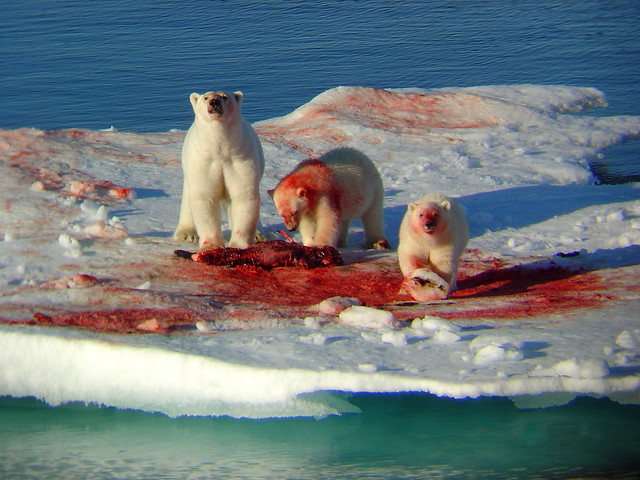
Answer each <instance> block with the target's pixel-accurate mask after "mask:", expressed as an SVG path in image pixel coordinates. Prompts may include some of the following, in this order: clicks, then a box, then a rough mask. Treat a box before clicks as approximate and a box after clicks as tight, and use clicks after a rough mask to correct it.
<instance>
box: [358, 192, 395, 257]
mask: <svg viewBox="0 0 640 480" xmlns="http://www.w3.org/2000/svg"><path fill="white" fill-rule="evenodd" d="M361 219H362V226H363V227H364V236H365V244H364V248H367V249H369V248H373V249H375V250H391V246H390V245H389V242H388V241H387V239H386V238H385V237H384V216H383V213H382V206H381V205H379V204H377V203H376V204H374V205H373V206H372V207H371V208H369V210H367V211H366V212H365V213H364V214H363V215H362V217H361Z"/></svg>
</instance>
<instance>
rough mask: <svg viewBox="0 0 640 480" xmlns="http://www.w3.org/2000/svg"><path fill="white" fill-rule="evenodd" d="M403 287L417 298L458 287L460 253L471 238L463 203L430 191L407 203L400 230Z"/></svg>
mask: <svg viewBox="0 0 640 480" xmlns="http://www.w3.org/2000/svg"><path fill="white" fill-rule="evenodd" d="M399 239H400V243H399V245H398V261H399V263H400V270H402V274H403V275H404V276H405V281H404V283H403V287H404V288H405V290H406V291H407V293H409V295H411V296H412V297H413V298H414V299H415V300H418V301H428V300H438V299H443V298H446V297H447V296H448V295H449V294H450V293H451V292H453V291H454V290H455V289H456V276H457V273H458V262H459V260H460V256H461V255H462V254H463V253H464V249H465V247H466V245H467V242H468V241H469V228H468V226H467V220H466V218H465V215H464V212H463V210H462V207H460V205H458V204H457V203H456V202H455V201H454V200H452V199H451V198H449V197H447V196H445V195H441V194H439V193H430V194H427V195H425V196H424V197H422V198H421V199H419V200H418V201H416V202H413V203H410V204H409V205H408V206H407V212H406V213H405V215H404V218H403V219H402V223H401V225H400V233H399Z"/></svg>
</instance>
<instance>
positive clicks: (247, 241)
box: [228, 198, 260, 248]
mask: <svg viewBox="0 0 640 480" xmlns="http://www.w3.org/2000/svg"><path fill="white" fill-rule="evenodd" d="M228 211H229V214H228V216H229V225H230V226H231V240H230V242H229V246H230V247H234V248H247V247H248V246H250V245H253V243H254V241H255V237H256V230H257V228H258V220H259V217H260V215H259V212H260V199H259V198H248V199H243V200H239V199H235V200H232V201H231V205H230V206H229V210H228Z"/></svg>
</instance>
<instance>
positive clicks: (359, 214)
mask: <svg viewBox="0 0 640 480" xmlns="http://www.w3.org/2000/svg"><path fill="white" fill-rule="evenodd" d="M269 195H271V197H272V198H273V201H274V203H275V205H276V208H277V209H278V214H279V215H280V216H281V217H282V218H283V219H284V224H285V226H286V227H287V229H288V230H290V231H293V230H296V229H297V228H300V235H301V236H302V243H303V244H304V245H306V246H323V245H330V246H332V247H336V248H337V247H346V246H347V236H348V235H349V223H350V222H351V220H352V219H355V218H360V219H361V220H362V224H363V226H364V233H365V238H366V240H365V245H364V247H365V248H375V249H378V250H387V249H389V248H390V247H389V242H387V240H386V239H385V238H384V218H383V202H384V188H383V186H382V179H381V178H380V174H379V173H378V170H377V169H376V167H375V165H374V164H373V162H372V161H371V160H369V158H368V157H367V156H366V155H365V154H364V153H362V152H360V151H358V150H355V149H353V148H338V149H335V150H331V151H329V152H327V153H325V154H324V155H323V156H321V157H320V158H319V159H317V160H306V161H304V162H302V163H300V164H299V165H298V166H297V167H296V168H295V169H294V170H293V171H292V172H291V173H289V174H288V175H287V176H286V177H284V178H283V179H282V180H281V181H280V183H279V184H278V186H277V187H276V188H275V189H274V190H270V191H269Z"/></svg>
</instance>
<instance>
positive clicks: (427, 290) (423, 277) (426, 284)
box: [402, 268, 450, 302]
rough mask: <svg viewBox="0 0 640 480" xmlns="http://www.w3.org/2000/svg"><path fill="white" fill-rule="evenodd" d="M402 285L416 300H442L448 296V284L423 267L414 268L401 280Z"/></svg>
mask: <svg viewBox="0 0 640 480" xmlns="http://www.w3.org/2000/svg"><path fill="white" fill-rule="evenodd" d="M402 287H403V288H404V290H405V291H406V292H407V293H408V294H409V296H410V297H411V298H413V299H414V300H415V301H416V302H430V301H434V300H444V299H445V298H447V297H448V296H449V290H450V287H449V284H448V283H447V282H446V281H445V280H444V279H443V278H442V277H441V276H440V275H438V274H436V273H434V272H430V271H429V270H426V269H424V268H419V269H417V270H414V272H413V273H412V274H411V275H410V276H408V277H406V278H405V279H404V281H403V282H402Z"/></svg>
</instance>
